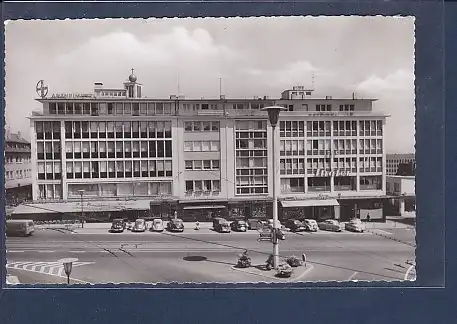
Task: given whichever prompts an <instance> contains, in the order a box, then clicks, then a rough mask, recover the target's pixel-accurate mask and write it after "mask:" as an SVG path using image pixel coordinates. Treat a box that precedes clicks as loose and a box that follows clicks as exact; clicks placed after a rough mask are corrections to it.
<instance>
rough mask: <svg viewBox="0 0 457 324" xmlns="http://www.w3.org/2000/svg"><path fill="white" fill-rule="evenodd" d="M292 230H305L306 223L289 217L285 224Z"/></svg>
mask: <svg viewBox="0 0 457 324" xmlns="http://www.w3.org/2000/svg"><path fill="white" fill-rule="evenodd" d="M284 226H285V227H286V228H288V229H289V230H290V231H291V232H303V231H305V229H306V228H305V225H304V224H303V223H302V222H300V221H299V220H298V219H288V220H287V221H286V223H285V224H284Z"/></svg>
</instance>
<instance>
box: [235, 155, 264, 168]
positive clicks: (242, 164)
mask: <svg viewBox="0 0 457 324" xmlns="http://www.w3.org/2000/svg"><path fill="white" fill-rule="evenodd" d="M266 167H268V160H267V158H265V157H250V158H244V157H240V158H237V159H236V169H240V168H266Z"/></svg>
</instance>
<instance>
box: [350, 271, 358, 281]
mask: <svg viewBox="0 0 457 324" xmlns="http://www.w3.org/2000/svg"><path fill="white" fill-rule="evenodd" d="M358 274H359V273H358V272H354V273H353V274H352V276H350V277H349V279H348V281H351V280H352V279H354V277H355V276H357V275H358Z"/></svg>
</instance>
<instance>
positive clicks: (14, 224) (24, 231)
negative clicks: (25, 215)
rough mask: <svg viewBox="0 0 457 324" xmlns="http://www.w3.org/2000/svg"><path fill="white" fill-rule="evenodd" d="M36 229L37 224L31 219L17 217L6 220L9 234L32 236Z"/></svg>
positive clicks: (7, 233)
mask: <svg viewBox="0 0 457 324" xmlns="http://www.w3.org/2000/svg"><path fill="white" fill-rule="evenodd" d="M34 231H35V224H34V223H33V220H30V219H15V220H7V221H6V235H7V236H30V235H32V233H33V232H34Z"/></svg>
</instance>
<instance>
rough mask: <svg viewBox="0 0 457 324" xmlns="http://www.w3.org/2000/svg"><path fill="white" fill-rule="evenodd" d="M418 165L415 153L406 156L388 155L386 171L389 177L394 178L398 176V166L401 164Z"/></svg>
mask: <svg viewBox="0 0 457 324" xmlns="http://www.w3.org/2000/svg"><path fill="white" fill-rule="evenodd" d="M409 163H413V164H415V163H416V157H415V154H414V153H406V154H386V170H387V175H389V176H393V175H396V174H397V171H398V166H399V165H400V164H409Z"/></svg>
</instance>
